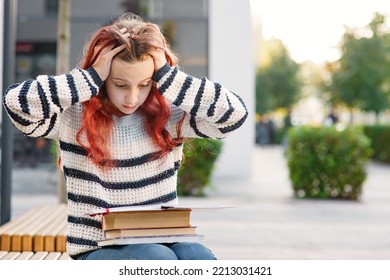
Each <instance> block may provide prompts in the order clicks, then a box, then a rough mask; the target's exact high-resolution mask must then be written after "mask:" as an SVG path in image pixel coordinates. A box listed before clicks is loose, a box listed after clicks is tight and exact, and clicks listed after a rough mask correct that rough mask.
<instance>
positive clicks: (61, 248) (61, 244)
mask: <svg viewBox="0 0 390 280" xmlns="http://www.w3.org/2000/svg"><path fill="white" fill-rule="evenodd" d="M66 230H67V225H66V223H65V225H64V226H63V227H62V229H61V230H60V232H59V233H58V234H57V236H56V252H66Z"/></svg>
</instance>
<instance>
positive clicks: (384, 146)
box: [363, 125, 390, 163]
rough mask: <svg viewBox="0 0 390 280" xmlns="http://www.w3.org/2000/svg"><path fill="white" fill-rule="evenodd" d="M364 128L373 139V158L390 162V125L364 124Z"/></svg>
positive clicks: (366, 133) (365, 132)
mask: <svg viewBox="0 0 390 280" xmlns="http://www.w3.org/2000/svg"><path fill="white" fill-rule="evenodd" d="M363 129H364V134H365V135H366V136H367V137H368V138H370V140H371V148H372V151H373V154H372V159H373V160H376V161H381V162H386V163H390V144H389V139H390V126H389V125H372V126H364V127H363Z"/></svg>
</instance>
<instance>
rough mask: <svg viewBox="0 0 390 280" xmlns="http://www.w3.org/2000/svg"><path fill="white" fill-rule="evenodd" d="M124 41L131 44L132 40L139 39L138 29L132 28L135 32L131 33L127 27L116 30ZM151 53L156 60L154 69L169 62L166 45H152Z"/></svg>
mask: <svg viewBox="0 0 390 280" xmlns="http://www.w3.org/2000/svg"><path fill="white" fill-rule="evenodd" d="M115 32H116V33H117V34H118V35H119V36H120V37H121V38H122V40H123V41H125V42H127V44H129V45H130V40H132V39H134V40H136V39H137V35H135V34H134V33H137V31H136V30H132V33H133V34H130V32H129V31H128V30H127V28H122V29H120V30H119V31H115ZM149 55H150V56H151V57H152V58H153V62H154V70H155V71H157V70H159V69H160V68H161V67H163V66H164V65H165V64H166V63H167V59H166V56H165V55H166V50H165V49H164V47H161V46H158V45H154V46H152V47H151V50H150V51H149Z"/></svg>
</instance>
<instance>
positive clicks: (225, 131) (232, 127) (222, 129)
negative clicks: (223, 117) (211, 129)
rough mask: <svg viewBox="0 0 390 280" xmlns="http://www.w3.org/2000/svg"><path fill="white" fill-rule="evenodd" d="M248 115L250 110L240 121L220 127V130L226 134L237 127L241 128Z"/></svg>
mask: <svg viewBox="0 0 390 280" xmlns="http://www.w3.org/2000/svg"><path fill="white" fill-rule="evenodd" d="M247 117H248V112H246V114H245V115H244V116H243V117H242V118H241V119H240V120H239V121H238V122H236V123H235V124H233V125H229V126H225V127H222V128H220V129H219V131H221V132H222V133H224V134H225V133H228V132H231V131H234V130H236V129H237V128H239V127H240V126H241V125H242V124H243V123H244V122H245V120H246V118H247Z"/></svg>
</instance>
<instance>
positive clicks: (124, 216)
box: [102, 208, 191, 230]
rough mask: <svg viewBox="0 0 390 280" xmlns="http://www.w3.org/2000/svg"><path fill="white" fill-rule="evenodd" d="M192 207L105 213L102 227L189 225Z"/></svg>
mask: <svg viewBox="0 0 390 280" xmlns="http://www.w3.org/2000/svg"><path fill="white" fill-rule="evenodd" d="M190 213H191V209H188V208H186V209H161V210H146V211H123V212H111V213H107V214H104V215H103V217H102V229H103V230H113V229H137V228H138V229H139V228H168V227H189V226H191V224H190Z"/></svg>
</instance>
